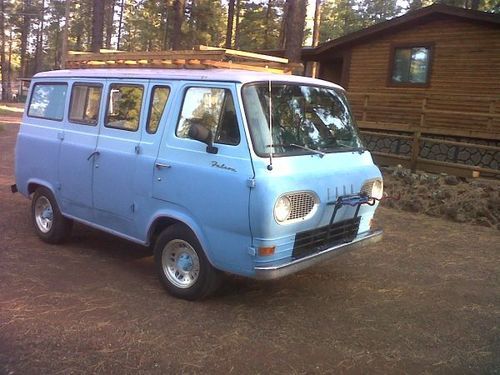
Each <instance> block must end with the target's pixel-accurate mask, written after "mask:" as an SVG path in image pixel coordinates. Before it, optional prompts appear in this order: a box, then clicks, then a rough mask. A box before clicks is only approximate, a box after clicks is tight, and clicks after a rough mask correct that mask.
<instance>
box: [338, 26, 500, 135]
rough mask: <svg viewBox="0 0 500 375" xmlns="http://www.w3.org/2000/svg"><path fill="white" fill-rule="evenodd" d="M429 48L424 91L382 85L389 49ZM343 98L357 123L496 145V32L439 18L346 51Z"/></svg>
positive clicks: (499, 122)
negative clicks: (347, 65)
mask: <svg viewBox="0 0 500 375" xmlns="http://www.w3.org/2000/svg"><path fill="white" fill-rule="evenodd" d="M428 42H431V43H433V60H432V68H431V77H430V84H429V86H428V87H420V88H416V87H392V86H390V85H388V83H387V77H388V74H389V73H388V71H389V69H390V65H391V64H390V61H389V60H390V53H391V46H392V45H394V44H406V43H408V44H413V43H415V44H418V43H428ZM350 56H351V57H350V69H349V80H348V85H347V89H348V93H349V96H350V100H351V104H352V106H353V110H354V113H355V116H356V119H357V120H358V122H359V123H360V124H361V125H362V124H363V123H368V124H370V123H371V124H388V126H387V128H390V125H391V124H393V125H396V126H398V127H401V126H408V127H411V128H418V127H420V128H422V131H423V132H426V133H428V134H441V135H454V136H460V137H461V136H463V137H472V138H479V139H492V140H493V139H494V140H500V27H498V25H493V24H488V23H483V22H472V21H468V20H463V19H460V18H455V17H443V18H442V19H435V20H431V21H428V22H426V23H424V24H421V25H417V26H415V25H413V26H411V27H410V28H408V29H407V30H402V31H398V32H395V33H392V34H390V35H385V36H381V37H378V38H376V39H374V40H371V41H369V42H364V43H362V44H358V45H354V46H351V47H350Z"/></svg>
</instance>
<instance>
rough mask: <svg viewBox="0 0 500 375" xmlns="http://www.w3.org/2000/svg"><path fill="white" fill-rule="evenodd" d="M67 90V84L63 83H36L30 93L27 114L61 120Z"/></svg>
mask: <svg viewBox="0 0 500 375" xmlns="http://www.w3.org/2000/svg"><path fill="white" fill-rule="evenodd" d="M67 90H68V85H67V84H65V83H36V84H35V86H34V87H33V91H32V94H31V99H30V105H29V108H28V116H29V117H38V118H43V119H47V120H57V121H61V120H62V119H63V117H64V104H65V102H66V91H67Z"/></svg>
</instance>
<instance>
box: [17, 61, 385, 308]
mask: <svg viewBox="0 0 500 375" xmlns="http://www.w3.org/2000/svg"><path fill="white" fill-rule="evenodd" d="M15 171H16V184H15V185H13V190H14V191H19V192H20V193H21V194H23V195H24V196H26V197H31V201H32V204H31V216H32V221H33V226H34V229H35V231H36V234H37V235H38V236H39V237H40V238H41V239H42V240H44V241H46V242H49V243H60V242H62V241H63V240H66V239H67V238H68V237H69V235H70V232H71V227H72V223H73V222H75V221H76V222H80V223H83V224H86V225H89V226H91V227H94V228H98V229H101V230H103V231H106V232H109V233H112V234H114V235H116V236H119V237H122V238H125V239H128V240H130V241H132V242H135V243H138V244H141V245H144V246H151V247H152V248H154V258H155V264H156V268H157V271H158V274H159V277H160V280H161V282H162V283H163V285H164V286H165V288H166V289H167V290H168V291H169V292H170V293H171V294H173V295H174V296H177V297H180V298H184V299H199V298H202V297H205V296H207V295H209V294H210V293H211V292H212V291H214V290H215V288H216V287H217V286H218V285H219V282H220V280H221V275H222V274H223V273H233V274H238V275H243V276H247V277H250V278H256V279H274V278H278V277H282V276H285V275H288V274H291V273H293V272H297V271H299V270H302V269H304V268H306V267H310V266H312V265H314V264H317V263H323V262H326V261H327V260H329V259H330V258H331V257H332V256H334V255H336V254H339V253H341V252H343V251H345V250H348V249H353V248H357V247H360V246H362V245H366V244H369V243H374V242H376V241H378V240H379V239H381V235H382V232H381V231H380V230H377V229H374V228H372V218H373V215H374V213H375V210H376V208H377V205H378V200H380V199H381V197H382V190H383V186H382V179H381V174H380V171H379V169H378V168H377V167H376V166H375V165H374V163H373V161H372V157H371V155H370V153H369V152H368V151H367V150H366V149H365V148H364V147H363V144H362V142H361V140H360V137H359V133H358V130H357V128H356V125H355V123H354V119H353V116H352V114H351V111H350V109H349V104H348V102H347V99H346V95H345V92H344V90H343V89H342V88H341V87H339V86H337V85H335V84H332V83H330V82H326V81H322V80H317V79H312V78H306V77H300V76H292V75H283V74H272V73H267V72H252V71H244V70H235V69H227V70H224V69H208V70H192V69H178V70H172V69H146V68H135V69H75V70H60V71H52V72H45V73H39V74H37V75H36V76H35V77H34V78H33V81H32V83H31V88H30V91H29V96H28V100H27V104H26V110H25V113H24V116H23V119H22V124H21V127H20V130H19V134H18V138H17V146H16V169H15Z"/></svg>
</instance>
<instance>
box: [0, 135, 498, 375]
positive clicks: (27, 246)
mask: <svg viewBox="0 0 500 375" xmlns="http://www.w3.org/2000/svg"><path fill="white" fill-rule="evenodd" d="M3 127H4V130H3V131H1V132H0V154H1V155H0V157H1V164H0V165H1V169H0V212H2V215H1V217H0V233H1V234H2V235H1V238H2V241H1V244H0V374H23V375H24V374H40V373H51V374H59V373H60V374H83V373H85V374H87V373H105V374H124V373H133V374H141V373H158V374H165V373H181V372H182V373H234V374H240V373H263V374H264V373H265V374H268V373H287V374H288V373H290V374H303V373H374V374H377V373H380V374H382V373H383V374H385V373H443V374H449V373H470V374H484V373H489V374H499V373H500V355H499V353H500V325H499V323H500V283H499V276H500V262H499V258H500V236H499V232H498V230H497V229H494V228H487V227H483V226H478V225H468V224H464V223H454V222H451V221H445V220H442V219H437V218H432V217H429V216H425V215H422V214H416V213H411V212H404V211H398V210H394V209H389V208H381V209H380V210H379V212H378V215H377V221H378V223H379V224H380V226H382V227H383V228H384V230H385V237H384V240H383V241H382V242H381V243H379V244H377V245H375V246H372V247H368V248H364V249H361V250H358V251H356V252H352V253H348V254H344V255H342V256H339V257H337V258H336V259H335V260H334V261H333V262H331V263H329V264H327V265H323V266H321V267H317V268H314V269H309V270H306V271H303V272H301V273H299V274H295V275H292V276H289V277H287V278H285V279H281V280H277V281H272V282H257V281H252V280H247V279H243V278H239V277H228V279H227V281H226V283H225V284H224V287H223V288H222V289H221V290H220V292H219V293H218V294H217V295H216V296H215V297H214V298H212V299H209V300H207V301H204V302H201V303H199V302H197V303H193V302H186V301H180V300H177V299H174V298H172V297H170V296H169V295H167V294H166V293H165V292H164V291H163V289H162V288H161V286H160V284H159V282H158V281H157V279H156V276H155V275H154V267H153V261H152V257H151V256H150V253H149V252H148V251H147V250H145V249H143V248H141V247H139V246H137V245H133V244H130V243H127V242H125V241H122V240H119V239H116V238H114V237H112V236H109V235H107V234H103V233H100V232H98V231H95V230H92V229H89V228H86V227H83V226H80V225H76V226H75V228H74V232H73V236H72V238H71V241H70V242H69V243H67V244H66V245H64V246H50V245H47V244H45V243H42V242H41V241H39V240H38V239H37V238H36V237H35V235H34V232H33V230H32V228H31V225H30V221H29V203H30V202H29V201H28V200H26V199H25V198H23V197H22V196H20V195H19V194H15V195H12V194H11V193H10V191H9V185H10V184H11V183H12V182H13V177H12V153H13V145H14V141H15V135H16V132H17V129H18V128H17V126H16V125H4V126H3Z"/></svg>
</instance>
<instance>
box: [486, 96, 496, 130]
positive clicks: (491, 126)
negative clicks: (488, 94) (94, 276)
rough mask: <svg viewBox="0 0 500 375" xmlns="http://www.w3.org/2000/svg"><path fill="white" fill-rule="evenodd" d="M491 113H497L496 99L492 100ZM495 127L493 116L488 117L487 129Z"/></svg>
mask: <svg viewBox="0 0 500 375" xmlns="http://www.w3.org/2000/svg"><path fill="white" fill-rule="evenodd" d="M489 112H490V114H491V115H493V114H494V113H495V100H492V101H491V102H490V111H489ZM492 128H493V116H490V117H488V125H487V129H490V130H491V129H492Z"/></svg>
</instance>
